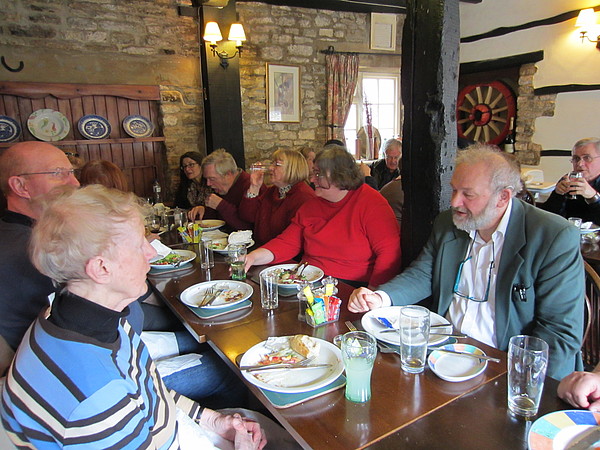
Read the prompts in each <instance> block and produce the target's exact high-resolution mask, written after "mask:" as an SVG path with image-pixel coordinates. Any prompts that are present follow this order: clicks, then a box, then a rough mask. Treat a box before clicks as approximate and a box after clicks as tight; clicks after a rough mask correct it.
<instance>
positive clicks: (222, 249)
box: [213, 238, 254, 256]
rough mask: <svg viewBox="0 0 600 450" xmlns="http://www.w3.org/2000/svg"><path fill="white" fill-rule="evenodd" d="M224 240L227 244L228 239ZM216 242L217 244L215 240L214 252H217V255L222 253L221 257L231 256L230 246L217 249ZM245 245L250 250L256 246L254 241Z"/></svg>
mask: <svg viewBox="0 0 600 450" xmlns="http://www.w3.org/2000/svg"><path fill="white" fill-rule="evenodd" d="M217 240H220V239H217ZM223 240H224V241H225V242H227V238H224V239H223ZM214 242H215V240H213V251H215V252H217V253H220V254H221V255H224V256H227V255H228V254H229V253H228V250H229V244H227V245H226V246H225V248H215V247H214ZM236 245H237V244H236ZM240 245H241V244H240ZM244 245H245V246H246V248H250V247H252V246H253V245H254V241H253V240H252V239H250V242H246V243H245V244H244Z"/></svg>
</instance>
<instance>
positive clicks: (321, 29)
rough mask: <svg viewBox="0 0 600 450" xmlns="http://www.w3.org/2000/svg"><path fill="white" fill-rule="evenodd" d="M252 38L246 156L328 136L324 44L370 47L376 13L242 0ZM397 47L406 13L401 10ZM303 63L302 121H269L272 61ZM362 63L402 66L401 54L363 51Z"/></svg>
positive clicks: (246, 76) (247, 59) (245, 70)
mask: <svg viewBox="0 0 600 450" xmlns="http://www.w3.org/2000/svg"><path fill="white" fill-rule="evenodd" d="M236 8H237V11H238V14H239V17H240V22H241V23H242V24H243V25H244V29H245V30H246V37H247V39H248V40H247V41H246V42H245V43H244V52H243V54H242V57H241V59H240V78H241V90H242V117H243V122H244V146H245V153H246V162H247V164H248V165H249V164H251V163H252V162H254V161H256V160H259V159H263V158H267V157H269V156H270V155H271V153H273V151H274V150H276V149H277V148H296V147H299V146H311V147H314V148H318V147H319V146H320V145H322V144H323V143H324V142H325V140H326V107H327V95H326V87H325V84H326V79H325V55H324V54H322V53H320V50H324V49H326V48H327V47H328V46H334V47H335V49H336V50H337V51H352V52H368V51H369V30H370V15H369V14H364V13H348V12H338V11H326V10H313V9H307V8H290V7H285V6H273V5H268V4H264V3H258V2H238V3H237V5H236ZM399 17H401V19H399V24H398V30H399V31H398V43H397V46H396V48H397V52H398V53H399V49H400V44H399V40H400V35H401V32H400V30H402V19H403V16H399ZM267 63H272V64H283V65H297V66H300V75H301V80H300V90H301V99H300V101H301V120H300V123H269V122H268V121H267V111H266V95H267V93H266V81H265V74H266V64H267ZM361 66H363V67H364V66H366V67H396V68H398V70H399V68H400V56H398V55H396V56H392V55H389V54H388V55H383V56H381V55H361Z"/></svg>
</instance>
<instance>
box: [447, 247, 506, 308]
mask: <svg viewBox="0 0 600 450" xmlns="http://www.w3.org/2000/svg"><path fill="white" fill-rule="evenodd" d="M474 242H475V241H474V240H473V241H471V245H470V247H469V253H468V255H469V256H467V258H466V259H464V260H463V261H461V262H460V264H459V266H458V272H457V274H456V280H454V290H453V291H452V293H453V294H454V295H456V296H457V297H460V298H464V299H465V300H471V301H473V302H478V303H484V302H487V301H488V298H489V296H490V286H491V284H492V273H493V271H494V267H495V266H496V264H495V260H494V258H495V253H496V252H495V250H496V249H495V248H494V241H493V240H492V260H491V261H490V269H489V271H488V279H487V285H486V287H485V294H484V297H483V298H478V297H471V296H470V295H466V294H463V293H461V292H460V291H459V290H458V289H459V287H458V285H459V284H460V277H461V276H462V271H463V267H464V265H465V263H466V262H467V261H469V260H470V259H473V255H472V254H471V253H472V251H473V243H474Z"/></svg>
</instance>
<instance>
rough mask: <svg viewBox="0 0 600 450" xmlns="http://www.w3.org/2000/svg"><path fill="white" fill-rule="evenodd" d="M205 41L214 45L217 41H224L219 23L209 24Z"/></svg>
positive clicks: (205, 33)
mask: <svg viewBox="0 0 600 450" xmlns="http://www.w3.org/2000/svg"><path fill="white" fill-rule="evenodd" d="M203 39H204V40H205V41H208V42H212V43H213V44H214V43H215V42H217V41H221V40H223V36H221V29H220V28H219V24H218V23H217V22H208V23H207V24H206V27H205V28H204V36H203Z"/></svg>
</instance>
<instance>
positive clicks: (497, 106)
mask: <svg viewBox="0 0 600 450" xmlns="http://www.w3.org/2000/svg"><path fill="white" fill-rule="evenodd" d="M515 105H516V101H515V95H514V94H513V93H512V91H511V89H510V88H509V87H508V86H507V85H506V84H504V83H503V82H501V81H492V82H489V83H479V84H471V85H469V86H465V87H464V88H463V89H462V90H461V91H460V93H459V94H458V100H457V102H456V122H457V127H458V135H459V136H460V137H463V138H466V139H469V140H472V141H476V142H486V143H488V144H495V145H499V144H500V143H502V142H503V141H504V138H505V137H506V135H507V134H508V132H509V131H510V122H511V118H513V117H515V112H516V106H515Z"/></svg>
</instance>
